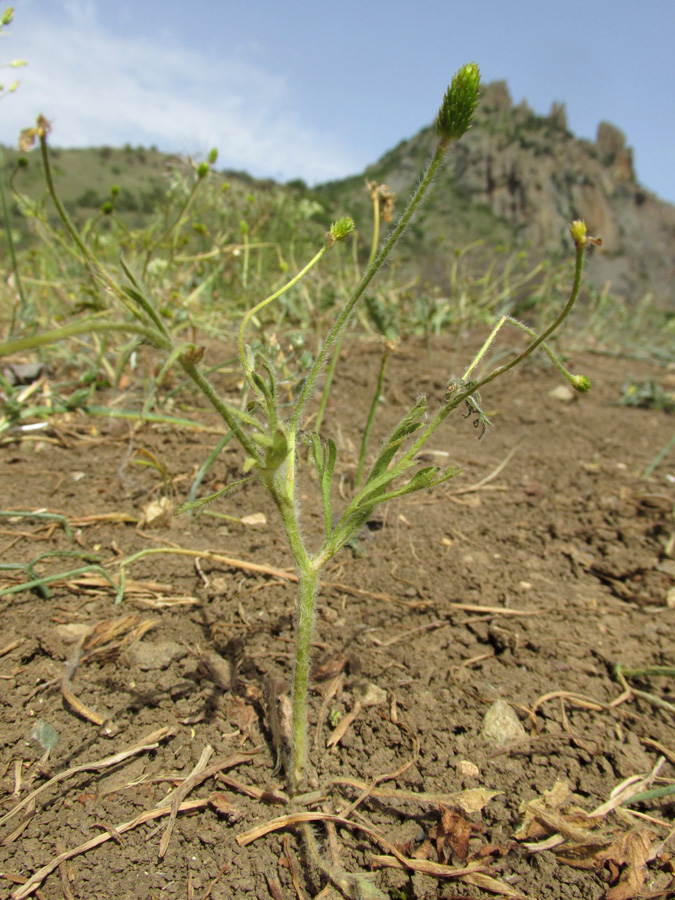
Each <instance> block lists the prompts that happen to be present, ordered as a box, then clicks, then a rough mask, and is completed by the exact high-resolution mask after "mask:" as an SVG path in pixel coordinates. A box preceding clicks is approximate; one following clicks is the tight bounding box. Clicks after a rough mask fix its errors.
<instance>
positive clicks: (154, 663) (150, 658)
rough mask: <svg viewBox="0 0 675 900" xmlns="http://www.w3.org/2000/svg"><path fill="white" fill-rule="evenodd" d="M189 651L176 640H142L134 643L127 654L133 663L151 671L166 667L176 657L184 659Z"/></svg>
mask: <svg viewBox="0 0 675 900" xmlns="http://www.w3.org/2000/svg"><path fill="white" fill-rule="evenodd" d="M187 652H188V651H187V649H186V648H185V647H184V646H183V645H182V644H177V643H176V642H175V641H157V642H156V643H149V642H145V641H142V642H140V643H137V644H132V645H131V647H129V649H128V650H127V652H126V656H127V659H128V660H129V662H130V663H131V664H132V665H136V666H138V668H139V669H141V670H142V671H143V672H149V671H151V670H153V669H166V668H167V667H168V666H169V665H171V663H172V662H173V661H174V659H182V658H183V657H184V656H186V654H187Z"/></svg>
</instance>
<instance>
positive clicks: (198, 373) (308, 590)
mask: <svg viewBox="0 0 675 900" xmlns="http://www.w3.org/2000/svg"><path fill="white" fill-rule="evenodd" d="M479 87H480V74H479V70H478V66H477V65H476V64H475V63H470V64H468V65H465V66H463V67H462V68H461V69H460V70H459V71H458V72H457V74H456V75H455V76H454V78H453V79H452V83H451V85H450V86H449V87H448V90H447V92H446V94H445V97H444V99H443V103H442V105H441V108H440V110H439V113H438V116H437V119H436V133H437V136H438V142H437V146H436V150H435V152H434V154H433V157H432V159H431V162H430V163H429V166H428V168H427V170H426V172H425V173H424V175H423V176H422V178H421V180H420V182H419V185H418V187H417V189H416V190H415V192H414V193H413V195H412V196H411V198H410V200H409V202H408V205H407V207H406V209H405V211H404V212H403V214H402V215H401V217H400V218H399V220H398V222H397V223H396V225H395V226H394V228H393V230H392V231H391V233H390V234H389V236H388V237H387V238H386V240H385V241H384V243H383V244H382V246H381V247H380V248H379V249H378V250H377V252H376V253H375V254H374V255H373V258H372V261H371V262H370V265H369V266H368V267H367V270H366V272H365V274H364V275H363V277H362V278H361V280H360V282H359V284H358V285H357V287H356V288H355V289H354V291H353V292H352V293H351V296H349V297H348V299H347V300H346V302H345V303H344V305H343V306H342V308H341V309H340V311H339V313H338V314H337V316H336V317H335V320H334V322H333V324H332V327H331V328H330V330H329V331H328V334H327V336H326V339H325V341H324V342H323V344H322V345H321V346H320V347H319V348H318V350H317V354H316V358H315V360H314V361H313V364H312V365H311V367H310V368H309V370H308V371H307V372H306V373H304V374H299V375H298V380H297V384H296V385H295V392H294V394H293V396H292V398H291V400H290V402H289V398H288V392H287V390H286V387H287V386H286V385H284V390H283V391H282V389H281V386H280V379H279V372H278V370H277V367H276V365H275V361H274V357H273V355H270V353H268V351H266V350H264V349H256V350H254V349H253V347H252V346H251V345H250V344H249V343H248V342H247V337H246V329H247V326H248V325H249V323H251V321H252V319H254V317H255V316H256V314H257V313H259V312H260V311H261V310H263V309H264V308H265V307H267V306H268V305H269V304H272V303H273V302H274V301H275V300H276V299H277V298H279V297H280V296H281V295H282V294H283V293H285V292H286V291H288V290H289V288H291V287H292V286H293V285H295V284H297V283H298V282H299V280H300V279H301V278H302V277H303V276H304V275H305V274H306V273H307V272H308V271H309V270H310V269H311V268H312V267H313V266H315V265H316V264H317V263H318V262H319V260H320V259H321V258H322V257H323V256H324V255H325V254H326V253H328V252H329V251H330V249H331V247H333V246H334V245H335V243H336V242H338V241H341V240H344V239H345V238H346V237H347V236H348V235H349V234H351V233H352V231H353V229H354V223H353V221H352V220H351V219H349V218H342V219H339V220H338V221H337V222H335V223H334V224H333V225H332V226H331V228H330V230H329V232H328V234H327V235H326V238H325V241H324V244H323V246H322V247H321V248H320V249H319V251H318V252H317V253H316V255H315V256H314V257H313V258H312V259H311V260H310V261H309V262H308V263H307V265H306V266H305V267H304V268H303V269H302V270H301V271H300V272H298V274H297V275H295V276H294V277H293V278H291V279H290V280H289V281H288V282H287V283H286V284H284V285H283V287H281V288H279V289H278V290H277V291H275V292H274V293H273V294H271V295H270V296H269V297H267V298H265V299H264V300H262V301H261V302H260V303H258V304H256V305H255V306H253V307H252V308H251V309H250V310H249V311H248V312H247V313H246V315H245V316H244V318H243V320H242V322H241V326H240V328H239V332H238V338H237V348H238V355H239V363H240V365H241V369H242V372H243V376H244V379H245V383H246V387H247V389H248V396H249V398H250V402H249V403H248V405H247V408H246V409H245V410H243V409H240V408H238V407H237V406H235V405H234V404H233V403H231V402H229V401H227V400H225V399H223V398H222V397H221V396H220V395H219V394H218V392H217V391H216V389H215V388H214V386H213V385H212V384H211V382H210V381H209V379H208V378H207V377H206V376H205V374H204V372H203V370H202V368H201V363H202V358H203V356H204V353H205V349H204V347H202V346H198V345H195V344H186V343H183V344H177V343H176V342H175V340H174V338H173V336H172V334H171V332H170V330H169V328H168V326H167V324H166V322H165V321H164V320H163V318H162V315H161V314H160V312H159V311H158V310H157V308H156V306H155V305H154V304H153V303H152V302H151V300H150V299H149V297H148V294H147V291H146V289H145V288H144V286H143V284H142V283H141V281H140V280H139V279H138V278H137V277H136V275H135V274H134V273H133V272H132V271H131V269H130V268H129V266H128V265H127V264H126V263H125V262H124V260H122V263H121V265H122V269H123V271H124V274H125V276H126V281H125V282H124V283H120V282H118V281H116V280H115V279H114V278H113V277H112V276H111V275H110V273H109V271H108V270H107V269H106V268H104V267H103V266H102V265H101V264H100V263H99V262H98V261H97V259H96V258H95V256H94V255H93V254H92V252H91V251H90V250H89V248H88V247H87V245H86V244H85V243H84V242H82V241H81V239H80V237H79V235H78V233H77V231H76V229H75V228H74V226H73V225H72V223H71V222H70V220H69V218H68V216H67V213H66V212H65V209H64V208H63V206H62V205H61V204H60V203H59V201H58V198H57V196H56V194H55V192H54V187H53V181H52V179H51V177H50V174H49V171H50V170H49V158H48V154H47V135H48V131H49V127H48V123H47V122H46V121H45V120H44V119H41V120H39V121H38V125H37V128H36V129H33V130H32V131H31V132H30V133H27V135H25V136H24V139H25V138H26V136H28V137H31V136H32V137H37V138H38V139H39V141H40V145H41V150H42V158H43V163H44V166H45V171H46V174H47V184H48V188H49V191H50V193H51V194H52V197H53V199H54V202H55V204H56V207H57V210H58V212H59V214H60V216H61V219H62V220H63V222H64V225H65V227H66V229H67V230H68V231H69V233H70V236H71V238H72V239H73V241H74V244H75V246H76V248H77V249H78V251H79V253H80V256H81V259H82V261H83V262H84V264H85V265H86V266H87V269H88V270H89V273H90V275H91V276H92V278H93V279H94V280H96V281H97V282H98V284H99V285H100V286H101V288H102V289H103V290H105V291H106V292H108V294H109V295H113V296H115V297H116V298H117V299H118V300H120V301H121V302H122V303H123V304H124V306H125V308H126V310H127V311H128V312H129V313H131V314H132V315H133V318H134V320H133V321H130V322H129V321H127V322H119V321H111V320H110V319H109V318H107V317H105V316H103V317H93V318H89V319H87V320H85V321H82V322H77V323H73V324H71V325H66V326H64V327H62V328H60V329H57V330H56V331H53V332H50V333H48V334H43V335H40V336H39V337H37V338H25V339H18V340H14V341H9V342H7V343H6V344H5V345H4V346H0V354H7V353H11V352H16V351H19V350H23V349H27V348H29V347H34V346H37V345H38V344H46V343H49V342H52V341H54V340H61V339H64V338H68V337H70V336H73V335H76V334H82V333H86V332H91V333H96V332H103V333H105V332H110V331H126V332H129V333H132V334H135V335H137V336H138V338H139V339H141V340H142V341H145V342H147V343H149V344H152V345H153V346H155V347H157V348H159V349H161V350H162V351H164V352H165V353H166V354H167V355H168V358H169V360H170V361H172V362H174V363H177V364H179V365H180V366H181V367H182V368H183V370H184V371H185V372H186V373H187V375H188V376H189V377H190V378H191V379H192V381H193V382H194V384H195V385H196V386H197V387H198V388H199V390H200V391H201V392H202V393H203V394H204V396H205V397H206V398H207V399H208V400H209V402H210V403H211V405H212V406H213V408H214V409H215V410H216V411H217V412H218V414H219V415H220V416H221V417H222V419H223V421H224V422H225V423H226V425H227V427H228V429H229V430H230V431H231V432H232V434H233V435H234V437H235V438H236V439H237V440H238V442H239V443H240V444H241V446H242V448H243V450H244V452H245V454H246V459H245V462H244V466H243V468H244V472H243V476H244V477H243V478H242V479H240V480H238V481H236V482H234V483H232V484H229V485H227V486H226V487H225V488H223V489H222V490H220V491H218V492H216V493H214V494H212V495H210V496H208V497H204V498H201V499H197V500H192V501H189V502H187V503H184V504H182V506H180V507H179V508H178V509H177V510H176V513H180V512H184V511H187V510H193V509H198V508H200V507H201V506H203V505H205V504H207V503H211V502H213V501H214V500H216V499H218V498H222V497H225V496H226V495H227V494H229V493H230V492H232V491H234V490H235V489H236V488H237V487H239V486H241V485H242V484H243V483H245V482H247V481H257V482H258V483H259V484H262V485H263V486H264V487H265V489H266V490H267V491H268V492H269V494H270V496H271V497H272V499H273V501H274V503H275V505H276V507H277V510H278V512H279V516H280V518H281V522H282V524H283V528H284V531H285V533H286V537H287V539H288V544H289V546H290V550H291V554H292V556H293V559H294V561H295V565H296V568H297V576H298V597H297V625H296V646H295V665H294V671H293V684H292V722H291V745H290V748H289V751H290V753H289V755H288V758H287V759H286V773H287V780H288V787H289V791H290V793H291V794H297V793H298V791H299V790H300V789H301V787H302V785H303V782H304V779H305V773H306V767H307V706H308V689H309V670H310V643H311V639H312V632H313V628H314V618H315V607H316V598H317V591H318V587H319V580H320V575H321V572H322V571H323V569H324V567H325V566H326V564H327V563H328V562H329V560H331V559H332V558H333V557H334V556H335V554H336V553H338V552H339V550H340V549H341V548H342V547H344V546H345V545H346V544H347V543H348V542H350V541H351V540H352V539H353V538H354V537H355V536H356V535H357V534H358V532H359V531H360V530H361V528H362V527H363V526H364V524H365V523H366V522H367V521H368V519H370V518H371V516H372V515H373V512H374V511H375V509H376V508H377V507H378V506H380V505H381V504H384V503H386V502H387V501H389V500H393V499H396V498H400V497H405V496H407V495H409V494H413V493H417V492H419V491H423V490H431V489H433V488H435V487H437V486H438V485H441V484H443V483H444V482H446V481H448V480H449V479H451V478H453V477H454V476H455V475H456V474H457V472H458V469H456V468H454V467H448V468H444V469H443V468H438V467H436V466H420V465H419V462H418V460H419V458H420V454H421V451H422V450H423V448H424V447H425V445H426V444H427V443H428V442H429V441H430V440H431V439H432V438H433V437H434V435H435V434H436V432H437V431H438V430H439V429H440V427H441V426H442V425H443V423H444V421H445V419H446V418H447V417H448V415H449V414H450V413H451V412H452V411H453V410H455V409H457V408H460V407H461V408H464V407H468V410H469V413H470V414H471V415H472V416H473V417H475V418H474V421H475V423H476V424H477V425H479V426H481V427H482V429H483V430H485V428H487V427H488V426H489V424H490V423H489V421H488V419H487V417H486V416H485V415H484V413H483V412H482V410H481V407H480V396H479V390H480V389H481V388H482V387H484V386H485V385H487V384H488V383H489V382H491V381H493V380H494V379H496V378H497V377H499V376H501V375H503V374H505V373H506V372H508V371H509V370H510V369H512V368H513V367H514V366H516V365H518V364H519V363H521V362H522V361H523V360H524V359H525V358H526V357H528V356H529V355H530V354H531V353H532V352H533V351H534V350H535V349H536V348H537V347H539V346H540V345H541V346H544V348H545V349H546V351H547V352H548V353H549V355H550V356H551V358H552V359H553V360H554V362H555V364H556V366H558V368H559V369H560V371H561V372H562V373H563V375H564V376H565V377H566V378H568V380H570V382H571V383H572V384H573V386H574V387H575V388H576V389H577V390H581V391H583V390H587V389H588V387H589V386H590V385H589V383H588V381H587V379H584V378H583V377H581V376H575V375H572V374H570V373H569V372H567V371H566V370H565V369H564V367H563V366H562V364H561V363H560V362H559V361H558V360H557V358H556V357H555V356H554V354H553V353H552V351H551V350H550V349H549V348H548V347H547V346H546V344H545V341H546V339H547V338H548V337H549V336H550V335H551V334H552V333H553V332H554V331H555V330H556V329H557V328H558V327H559V326H560V325H561V324H562V322H563V321H564V319H565V318H566V317H567V316H568V315H569V313H570V311H571V309H572V307H573V306H574V303H575V301H576V299H577V296H578V293H579V288H580V285H581V276H582V270H583V261H584V251H585V247H586V245H587V244H588V243H589V242H592V241H595V240H596V239H594V238H590V237H588V235H587V233H586V228H585V225H583V223H581V222H575V223H574V224H573V226H572V237H573V240H574V243H575V248H576V259H575V272H574V279H573V284H572V289H571V292H570V295H569V299H568V301H567V303H566V304H565V306H564V308H563V310H562V311H561V312H560V314H559V315H558V316H557V317H556V319H555V320H554V321H553V322H552V323H551V324H550V325H549V326H548V327H547V328H546V329H545V330H544V331H543V332H542V333H541V334H539V335H536V334H535V333H534V332H533V331H532V330H531V329H530V328H529V327H527V326H526V325H524V324H522V323H520V322H517V321H516V320H514V319H512V318H510V317H508V316H505V317H503V318H502V319H501V320H500V321H499V322H498V323H497V325H496V326H495V328H494V329H493V331H492V333H491V334H490V335H489V337H488V338H487V340H486V341H485V343H484V345H483V346H482V348H481V349H480V351H479V352H478V354H477V355H476V356H475V358H474V359H473V360H472V362H471V363H470V364H469V366H468V368H467V369H466V371H465V372H464V375H463V376H462V377H450V373H449V374H448V388H447V391H446V393H445V396H444V397H443V400H442V401H441V402H440V404H439V405H438V408H437V409H436V410H435V412H433V413H431V412H429V410H428V401H427V398H426V397H425V396H424V395H420V396H419V397H417V399H416V400H415V401H414V403H413V404H412V406H411V407H410V409H409V410H408V411H407V412H406V413H405V415H403V416H402V417H401V419H400V421H399V422H398V424H397V425H396V427H395V428H394V429H393V431H392V432H391V434H390V435H389V436H388V438H387V439H386V440H385V441H384V442H383V444H382V445H381V447H380V448H379V452H378V453H377V455H376V457H375V460H374V461H373V462H372V464H371V465H370V469H369V471H368V470H367V467H366V470H365V471H364V472H363V473H360V481H359V483H358V484H357V487H356V489H355V493H354V496H353V497H352V498H351V500H350V501H349V503H348V504H347V506H346V508H344V509H343V510H342V512H341V513H340V514H339V515H335V516H334V514H333V505H332V490H331V488H332V484H333V476H334V473H335V468H336V460H337V448H336V445H335V442H334V441H333V440H331V439H330V438H328V439H323V438H322V436H321V435H320V434H319V433H317V431H304V430H303V425H304V423H305V421H306V419H307V407H308V404H309V402H310V401H311V400H312V398H313V397H314V396H315V394H316V391H317V387H318V384H319V379H320V377H321V375H322V373H323V372H324V369H325V368H326V366H328V365H329V364H330V362H331V359H332V358H333V355H334V354H335V351H336V347H337V346H339V343H340V341H341V339H342V336H343V335H344V333H345V331H346V329H347V327H348V325H349V322H350V319H351V316H352V314H353V313H354V311H355V309H356V307H357V304H358V303H359V302H360V301H361V300H362V298H363V297H364V293H365V291H366V289H367V288H368V286H369V284H370V283H371V281H372V279H373V278H374V276H375V275H376V274H377V272H378V270H379V269H380V268H381V266H382V265H383V263H384V262H385V260H386V259H387V257H388V256H389V255H390V253H391V252H392V250H393V249H394V247H395V245H396V243H397V241H398V240H399V238H400V237H401V235H402V234H403V232H404V231H405V229H406V227H407V226H408V224H409V222H410V220H411V218H412V216H413V215H414V213H415V211H416V209H417V208H418V207H419V205H420V203H421V202H422V200H423V198H424V196H425V194H426V193H427V191H428V190H429V188H430V186H431V184H432V181H433V179H434V177H435V175H436V174H437V173H438V171H439V169H440V168H441V166H442V164H443V161H444V160H445V158H446V155H447V152H448V150H449V148H450V146H451V145H452V143H453V142H454V141H456V140H459V139H460V138H461V137H462V135H463V134H464V133H465V132H466V130H467V129H468V128H470V127H471V123H472V120H473V117H474V114H475V110H476V107H477V104H478V99H479ZM507 322H508V323H510V324H514V325H516V326H517V327H518V328H519V329H520V330H523V331H524V332H525V333H526V334H527V335H528V337H529V338H530V341H529V343H528V344H527V346H526V347H525V349H524V350H522V352H520V353H519V354H518V355H516V356H515V357H514V358H513V359H511V360H510V361H509V362H507V363H505V364H503V365H501V366H499V367H497V368H495V369H493V370H492V371H490V372H489V373H488V374H486V375H484V376H482V377H478V378H475V379H474V378H472V377H471V376H472V374H473V373H474V371H475V370H476V368H477V366H478V365H479V363H480V362H481V361H483V360H484V358H485V355H486V353H487V350H488V348H489V347H490V345H491V344H492V342H493V340H494V338H495V336H496V334H497V333H498V331H499V329H500V328H501V327H502V326H503V325H504V324H506V323H507ZM304 447H307V448H308V450H309V464H310V465H311V466H313V467H314V469H315V470H316V474H317V476H318V486H319V491H320V496H321V503H322V508H323V525H324V527H323V532H324V533H323V537H322V538H321V541H320V546H319V547H318V549H315V550H310V549H309V547H308V543H307V542H306V539H305V537H304V536H303V534H302V530H301V526H300V512H301V511H300V504H299V499H298V495H297V468H298V463H299V460H300V458H301V457H302V456H304V454H301V452H300V451H301V449H304Z"/></svg>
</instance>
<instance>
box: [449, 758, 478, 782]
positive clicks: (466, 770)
mask: <svg viewBox="0 0 675 900" xmlns="http://www.w3.org/2000/svg"><path fill="white" fill-rule="evenodd" d="M455 769H456V770H457V774H458V775H459V777H460V778H478V775H479V774H480V769H479V768H478V766H477V765H476V764H475V763H472V762H471V760H469V759H460V761H459V762H458V763H457V765H456V766H455Z"/></svg>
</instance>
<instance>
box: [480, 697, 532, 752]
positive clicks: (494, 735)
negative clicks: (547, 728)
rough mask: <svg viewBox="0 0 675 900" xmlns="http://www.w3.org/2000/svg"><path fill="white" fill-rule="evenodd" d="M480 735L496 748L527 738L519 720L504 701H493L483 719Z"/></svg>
mask: <svg viewBox="0 0 675 900" xmlns="http://www.w3.org/2000/svg"><path fill="white" fill-rule="evenodd" d="M481 734H482V736H483V737H484V738H485V740H486V741H490V743H492V744H495V745H496V746H497V747H503V746H504V745H505V744H510V743H512V742H513V741H521V740H522V739H523V738H525V737H527V732H526V731H525V729H524V728H523V726H522V724H521V722H520V719H519V718H518V716H517V715H516V714H515V712H514V710H513V707H512V706H511V705H510V704H509V703H507V702H506V700H495V702H494V703H493V704H492V705H491V706H490V708H489V709H488V711H487V712H486V713H485V718H484V719H483V728H482V730H481Z"/></svg>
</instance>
